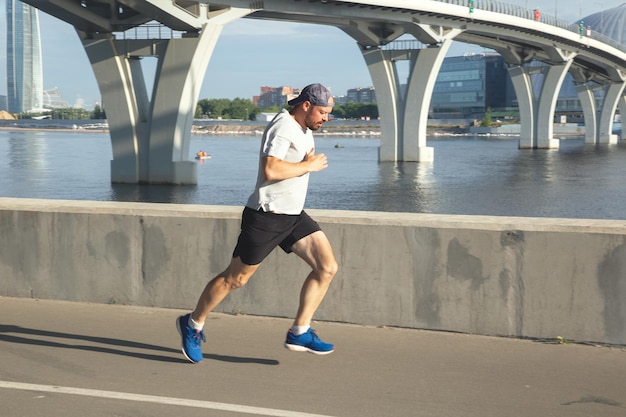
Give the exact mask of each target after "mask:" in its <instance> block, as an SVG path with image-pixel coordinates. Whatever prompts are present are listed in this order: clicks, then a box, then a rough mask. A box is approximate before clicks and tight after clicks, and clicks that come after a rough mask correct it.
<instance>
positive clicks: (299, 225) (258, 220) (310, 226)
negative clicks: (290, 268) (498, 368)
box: [233, 207, 322, 265]
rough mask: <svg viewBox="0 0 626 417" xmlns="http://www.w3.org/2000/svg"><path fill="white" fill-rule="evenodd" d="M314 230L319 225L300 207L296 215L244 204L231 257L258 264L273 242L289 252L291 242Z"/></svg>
mask: <svg viewBox="0 0 626 417" xmlns="http://www.w3.org/2000/svg"><path fill="white" fill-rule="evenodd" d="M318 230H322V229H321V228H320V226H319V225H318V224H317V222H316V221H315V220H313V219H312V218H311V217H309V215H308V214H306V213H305V212H304V211H302V213H300V214H297V215H291V214H275V213H266V212H264V211H255V210H253V209H251V208H249V207H246V208H244V210H243V214H242V216H241V233H240V234H239V239H238V240H237V246H235V250H234V251H233V258H236V257H239V258H241V261H242V262H243V263H244V264H246V265H258V264H260V263H261V262H262V261H263V259H265V257H266V256H267V255H269V254H270V252H271V251H272V250H274V248H275V247H276V246H280V247H281V249H282V250H284V251H285V252H286V253H290V252H291V247H292V246H293V244H294V243H296V242H297V241H299V240H300V239H302V238H303V237H306V236H308V235H310V234H311V233H314V232H317V231H318Z"/></svg>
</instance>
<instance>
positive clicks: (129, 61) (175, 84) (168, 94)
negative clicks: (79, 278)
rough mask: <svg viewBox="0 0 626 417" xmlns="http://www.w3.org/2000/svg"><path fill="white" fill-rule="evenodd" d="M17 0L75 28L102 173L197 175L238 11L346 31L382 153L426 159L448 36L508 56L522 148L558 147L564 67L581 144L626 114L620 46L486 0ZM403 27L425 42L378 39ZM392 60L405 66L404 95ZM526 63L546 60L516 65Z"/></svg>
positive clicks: (131, 178)
mask: <svg viewBox="0 0 626 417" xmlns="http://www.w3.org/2000/svg"><path fill="white" fill-rule="evenodd" d="M23 1H24V2H25V3H28V4H30V5H32V6H34V7H36V8H38V9H40V10H42V11H43V12H46V13H48V14H50V15H53V16H55V17H57V18H59V19H61V20H63V21H65V22H67V23H69V24H71V25H73V26H74V27H75V29H76V31H77V34H78V36H79V37H80V39H81V42H82V44H83V46H84V48H85V51H86V53H87V56H88V58H89V60H90V63H91V65H92V68H93V71H94V73H95V76H96V79H97V82H98V86H99V89H100V92H101V95H102V99H103V105H104V107H105V109H106V112H107V117H108V120H109V128H110V135H111V143H112V147H113V160H112V161H111V180H112V182H119V183H150V184H157V183H161V184H164V183H166V184H195V183H197V172H196V169H197V168H196V164H195V163H194V162H192V161H189V160H188V158H189V143H190V137H191V133H190V132H191V125H192V121H193V115H194V111H195V107H196V103H197V101H198V96H199V91H200V87H201V85H202V82H203V80H204V74H205V71H206V68H207V66H208V63H209V59H210V57H211V54H212V52H213V49H214V47H215V45H216V43H217V41H218V39H219V36H220V33H221V30H222V28H223V27H224V26H225V25H227V24H228V23H230V22H232V21H234V20H236V19H240V18H249V19H270V20H276V21H289V22H300V23H309V24H320V25H332V26H335V27H337V28H339V29H341V30H342V31H343V32H345V33H346V35H348V36H350V37H352V38H353V39H354V40H355V46H356V47H358V48H359V49H360V51H361V53H362V55H363V58H364V60H365V63H366V65H367V67H368V70H369V72H370V75H371V78H372V83H373V86H374V88H375V89H376V97H377V102H378V108H379V114H380V117H381V122H380V123H381V138H382V139H381V145H380V153H379V155H380V160H381V161H418V162H422V161H432V160H433V158H434V152H433V149H432V148H430V147H428V146H427V143H426V126H427V119H428V109H429V106H430V100H431V96H432V92H433V88H434V85H435V81H436V79H437V74H438V72H439V69H440V67H441V64H442V62H443V60H444V58H445V56H446V53H447V51H448V49H449V48H450V46H451V43H452V42H453V41H459V42H466V43H471V44H476V45H481V46H483V47H486V48H490V49H493V50H495V51H497V52H498V53H500V54H501V55H502V57H503V58H504V60H505V62H506V63H507V65H508V72H509V74H510V76H511V79H512V81H513V85H514V89H515V93H516V95H517V100H518V104H519V111H520V119H521V133H520V142H519V147H520V148H533V149H549V148H558V146H559V141H558V140H557V139H555V138H554V137H553V118H554V112H555V108H556V101H557V97H558V93H559V91H560V89H561V85H562V83H563V80H564V79H565V76H566V74H567V73H568V72H569V73H570V74H571V75H572V77H573V79H574V81H575V83H576V88H577V92H578V96H579V98H580V100H581V103H582V107H583V113H584V118H585V142H587V143H616V142H617V140H618V138H617V137H616V136H615V135H613V134H612V130H613V129H612V128H613V119H614V115H615V113H616V111H617V109H618V107H619V108H620V110H621V113H622V114H626V113H625V112H626V98H625V97H624V87H625V85H626V84H625V82H626V75H625V72H626V47H624V46H623V45H620V44H619V43H617V42H615V41H613V40H611V39H608V38H606V37H603V36H601V35H598V34H594V35H593V36H591V37H588V36H585V34H584V33H583V32H582V28H579V27H578V25H576V24H572V23H568V22H563V21H559V20H558V19H556V18H553V17H550V16H536V15H535V14H534V13H533V12H532V11H531V10H528V9H525V8H522V7H519V6H514V5H511V4H507V3H503V2H500V1H495V0H414V1H407V0H382V1H381V0H362V1H333V0H259V1H252V0H217V1H211V2H209V1H208V0H201V1H198V0H168V1H164V0H50V1H41V0H23ZM470 6H471V7H470ZM154 22H158V24H159V25H160V26H159V27H158V28H157V29H156V30H152V29H150V28H151V27H150V26H149V25H150V24H151V23H154ZM407 35H408V36H409V37H413V38H415V39H416V40H417V41H419V42H420V43H421V44H423V45H424V47H423V48H420V49H404V50H398V49H393V48H389V47H388V45H390V44H391V43H392V42H393V41H394V40H397V39H398V38H400V37H402V36H407ZM145 56H152V57H156V58H157V59H158V64H157V70H156V75H155V81H154V88H153V91H152V95H151V97H148V93H147V90H146V88H145V83H144V75H143V72H142V69H141V65H140V63H139V59H141V58H142V57H145ZM398 61H408V62H409V75H408V79H407V80H406V92H405V94H401V90H400V83H401V81H403V80H400V79H398V75H397V71H396V64H397V62H398ZM531 61H538V62H541V63H543V65H526V64H528V63H529V62H531ZM537 75H539V76H537ZM598 88H600V89H602V90H604V95H603V99H602V101H601V102H599V103H597V102H596V98H595V95H594V91H596V90H597V89H598ZM623 134H624V133H623Z"/></svg>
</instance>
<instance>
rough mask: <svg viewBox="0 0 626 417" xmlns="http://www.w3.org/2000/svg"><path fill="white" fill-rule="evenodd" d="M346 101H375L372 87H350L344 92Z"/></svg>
mask: <svg viewBox="0 0 626 417" xmlns="http://www.w3.org/2000/svg"><path fill="white" fill-rule="evenodd" d="M345 102H346V103H376V90H375V89H374V87H368V88H360V87H359V88H351V89H349V90H348V92H347V94H346V101H345Z"/></svg>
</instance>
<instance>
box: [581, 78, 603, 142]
mask: <svg viewBox="0 0 626 417" xmlns="http://www.w3.org/2000/svg"><path fill="white" fill-rule="evenodd" d="M576 91H577V92H578V99H579V100H580V103H581V105H582V108H583V115H584V117H585V143H589V144H593V143H596V140H597V136H596V133H597V130H598V127H597V125H598V120H597V117H596V98H595V95H594V93H593V89H592V88H591V86H590V85H589V84H588V83H580V84H576Z"/></svg>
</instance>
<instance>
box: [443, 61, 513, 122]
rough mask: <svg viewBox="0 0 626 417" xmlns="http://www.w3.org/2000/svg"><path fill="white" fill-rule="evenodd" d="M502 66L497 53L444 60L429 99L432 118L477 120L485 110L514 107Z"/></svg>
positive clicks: (511, 93) (508, 82)
mask: <svg viewBox="0 0 626 417" xmlns="http://www.w3.org/2000/svg"><path fill="white" fill-rule="evenodd" d="M515 97H516V96H515V90H514V89H513V83H512V82H511V77H510V76H509V73H508V71H507V66H506V63H505V62H504V59H503V58H502V56H500V55H498V54H467V55H464V56H458V57H449V58H446V59H444V61H443V64H442V65H441V69H440V70H439V75H438V76H437V81H436V83H435V88H434V90H433V96H432V100H431V113H432V116H433V117H438V118H454V117H481V116H482V115H483V114H484V113H485V111H486V110H487V109H488V108H491V109H492V110H507V109H512V108H513V107H517V106H516V102H515Z"/></svg>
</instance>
